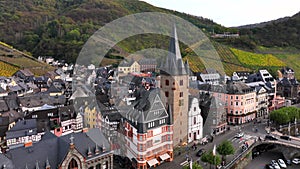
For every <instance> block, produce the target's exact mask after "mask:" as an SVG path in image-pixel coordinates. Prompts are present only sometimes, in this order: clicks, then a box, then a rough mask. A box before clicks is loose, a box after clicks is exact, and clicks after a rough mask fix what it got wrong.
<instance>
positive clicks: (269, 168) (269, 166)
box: [265, 164, 274, 169]
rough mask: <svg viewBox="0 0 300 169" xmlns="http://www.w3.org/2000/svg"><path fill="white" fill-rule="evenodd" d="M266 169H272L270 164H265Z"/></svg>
mask: <svg viewBox="0 0 300 169" xmlns="http://www.w3.org/2000/svg"><path fill="white" fill-rule="evenodd" d="M265 168H266V169H274V167H273V166H272V165H271V164H266V167H265Z"/></svg>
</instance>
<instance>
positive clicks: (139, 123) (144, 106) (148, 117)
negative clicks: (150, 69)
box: [124, 88, 169, 132]
mask: <svg viewBox="0 0 300 169" xmlns="http://www.w3.org/2000/svg"><path fill="white" fill-rule="evenodd" d="M138 95H139V96H137V97H136V100H135V101H134V102H133V104H132V105H131V106H129V107H130V108H129V110H128V111H127V112H126V113H125V114H124V117H125V118H126V119H127V120H129V121H130V122H131V123H132V124H133V125H134V126H135V127H136V128H138V130H139V132H145V131H146V127H145V124H146V123H148V122H150V121H154V120H158V119H162V118H166V117H169V115H168V113H167V111H166V108H165V107H164V105H163V103H162V101H161V98H160V90H159V89H157V88H152V89H150V90H149V91H147V90H145V89H144V88H141V89H140V90H139V94H138ZM155 112H157V114H156V113H155Z"/></svg>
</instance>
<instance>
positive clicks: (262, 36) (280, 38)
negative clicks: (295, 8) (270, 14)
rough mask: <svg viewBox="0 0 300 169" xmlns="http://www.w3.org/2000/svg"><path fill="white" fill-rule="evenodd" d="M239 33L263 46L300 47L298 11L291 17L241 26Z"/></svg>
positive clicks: (299, 17)
mask: <svg viewBox="0 0 300 169" xmlns="http://www.w3.org/2000/svg"><path fill="white" fill-rule="evenodd" d="M239 30H240V34H241V35H242V36H246V37H248V38H249V39H251V40H253V42H254V43H255V44H256V45H262V46H265V47H295V48H298V49H300V12H299V13H297V14H295V15H294V16H292V17H285V18H281V19H278V20H274V21H270V22H265V23H262V24H256V25H255V24H254V25H248V26H244V27H243V26H242V27H240V28H239Z"/></svg>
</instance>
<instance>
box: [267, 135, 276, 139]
mask: <svg viewBox="0 0 300 169" xmlns="http://www.w3.org/2000/svg"><path fill="white" fill-rule="evenodd" d="M265 139H266V140H267V139H269V140H278V139H277V138H276V137H275V136H272V135H266V136H265Z"/></svg>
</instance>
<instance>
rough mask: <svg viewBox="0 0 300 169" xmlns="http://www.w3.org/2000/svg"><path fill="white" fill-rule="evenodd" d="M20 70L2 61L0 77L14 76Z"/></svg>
mask: <svg viewBox="0 0 300 169" xmlns="http://www.w3.org/2000/svg"><path fill="white" fill-rule="evenodd" d="M18 70H19V68H18V67H16V66H12V65H10V64H7V63H4V62H1V61H0V76H7V77H8V76H12V75H13V74H14V73H15V72H16V71H18Z"/></svg>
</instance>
